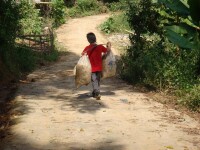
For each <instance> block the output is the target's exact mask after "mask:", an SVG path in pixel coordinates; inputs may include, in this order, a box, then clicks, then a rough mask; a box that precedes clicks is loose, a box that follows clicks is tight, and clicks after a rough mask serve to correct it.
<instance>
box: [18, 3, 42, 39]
mask: <svg viewBox="0 0 200 150" xmlns="http://www.w3.org/2000/svg"><path fill="white" fill-rule="evenodd" d="M18 7H19V14H18V15H19V16H20V20H19V31H18V34H21V35H26V34H38V33H41V31H42V28H41V27H42V21H41V18H40V14H39V10H37V9H35V5H34V4H32V3H29V2H28V1H27V0H21V1H20V3H19V6H18Z"/></svg>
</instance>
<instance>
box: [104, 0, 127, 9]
mask: <svg viewBox="0 0 200 150" xmlns="http://www.w3.org/2000/svg"><path fill="white" fill-rule="evenodd" d="M106 6H107V7H108V8H109V10H110V11H124V10H127V8H128V2H127V0H118V1H113V2H112V3H110V2H107V3H106Z"/></svg>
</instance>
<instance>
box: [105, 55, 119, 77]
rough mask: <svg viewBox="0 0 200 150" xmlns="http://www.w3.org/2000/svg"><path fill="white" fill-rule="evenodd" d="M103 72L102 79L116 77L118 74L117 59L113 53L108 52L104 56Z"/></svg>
mask: <svg viewBox="0 0 200 150" xmlns="http://www.w3.org/2000/svg"><path fill="white" fill-rule="evenodd" d="M102 59H103V70H102V79H104V78H109V77H112V76H115V74H116V69H117V65H116V59H115V56H114V54H113V53H112V51H110V52H108V54H106V55H105V56H103V58H102Z"/></svg>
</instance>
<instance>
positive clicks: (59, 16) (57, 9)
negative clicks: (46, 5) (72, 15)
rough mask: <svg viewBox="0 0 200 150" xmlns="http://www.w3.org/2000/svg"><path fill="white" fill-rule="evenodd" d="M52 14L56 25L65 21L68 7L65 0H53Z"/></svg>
mask: <svg viewBox="0 0 200 150" xmlns="http://www.w3.org/2000/svg"><path fill="white" fill-rule="evenodd" d="M51 16H52V18H53V20H54V21H53V26H54V27H58V26H60V25H61V24H63V23H65V19H66V7H65V3H64V1H63V0H53V4H52V13H51Z"/></svg>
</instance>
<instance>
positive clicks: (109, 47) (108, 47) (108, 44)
mask: <svg viewBox="0 0 200 150" xmlns="http://www.w3.org/2000/svg"><path fill="white" fill-rule="evenodd" d="M106 47H107V51H108V52H109V51H111V42H107V44H106Z"/></svg>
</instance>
